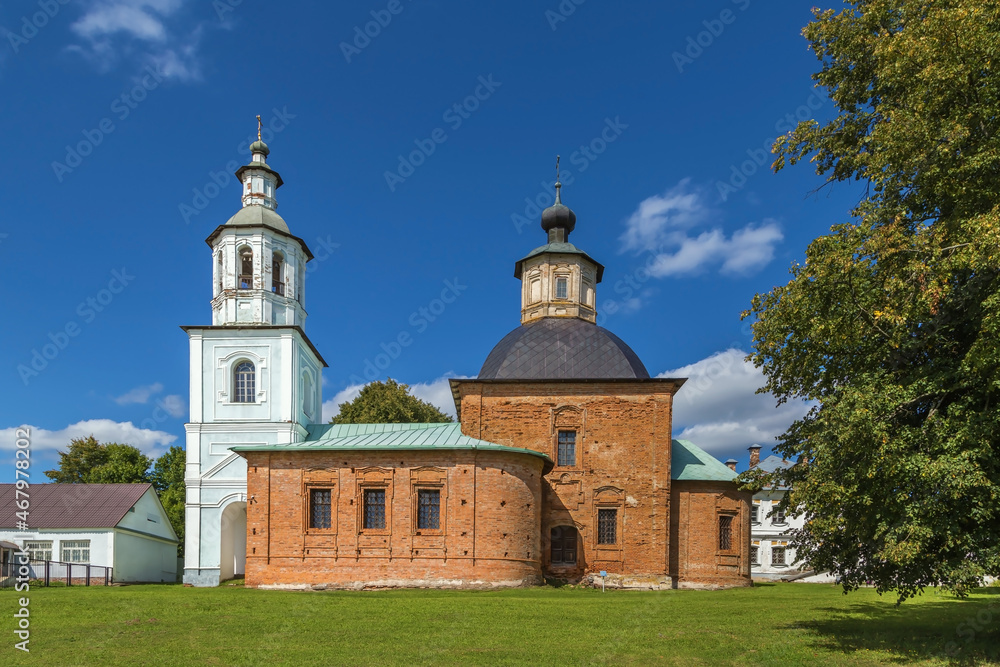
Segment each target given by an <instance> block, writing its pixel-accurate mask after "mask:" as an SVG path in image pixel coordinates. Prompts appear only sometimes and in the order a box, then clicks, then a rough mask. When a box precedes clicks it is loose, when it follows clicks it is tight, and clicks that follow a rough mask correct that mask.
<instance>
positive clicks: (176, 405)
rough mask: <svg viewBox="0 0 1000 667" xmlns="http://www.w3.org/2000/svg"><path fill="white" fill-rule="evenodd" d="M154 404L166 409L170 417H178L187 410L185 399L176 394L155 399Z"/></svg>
mask: <svg viewBox="0 0 1000 667" xmlns="http://www.w3.org/2000/svg"><path fill="white" fill-rule="evenodd" d="M156 404H157V405H159V406H160V407H161V408H163V409H164V410H166V411H167V414H168V415H170V416H171V417H175V418H180V417H183V416H184V413H185V412H187V401H185V400H184V397H183V396H180V395H178V394H170V395H168V396H164V397H163V400H160V401H157V402H156Z"/></svg>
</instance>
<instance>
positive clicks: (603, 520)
mask: <svg viewBox="0 0 1000 667" xmlns="http://www.w3.org/2000/svg"><path fill="white" fill-rule="evenodd" d="M597 543H598V544H617V543H618V510H617V509H602V510H597Z"/></svg>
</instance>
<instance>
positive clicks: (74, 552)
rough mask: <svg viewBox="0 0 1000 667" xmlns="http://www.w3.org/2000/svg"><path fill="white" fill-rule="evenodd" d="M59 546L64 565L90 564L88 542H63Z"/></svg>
mask: <svg viewBox="0 0 1000 667" xmlns="http://www.w3.org/2000/svg"><path fill="white" fill-rule="evenodd" d="M61 546H62V560H63V562H64V563H89V562H90V540H63V541H62V544H61Z"/></svg>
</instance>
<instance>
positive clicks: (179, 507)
mask: <svg viewBox="0 0 1000 667" xmlns="http://www.w3.org/2000/svg"><path fill="white" fill-rule="evenodd" d="M185 462H186V455H185V452H184V450H183V449H182V448H181V447H177V446H176V445H175V446H173V447H171V448H170V449H168V450H167V451H166V452H165V453H164V454H163V455H162V456H161V457H160V458H158V459H156V462H155V463H154V464H153V472H152V473H151V474H150V476H149V477H150V481H151V482H152V483H153V487H154V488H155V489H156V491H157V493H159V494H160V502H161V503H162V504H163V509H164V510H165V511H166V513H167V517H168V518H169V519H170V525H172V526H173V527H174V532H176V533H177V537H178V538H179V539H180V544H179V545H178V556H183V555H184V495H185V494H184V464H185Z"/></svg>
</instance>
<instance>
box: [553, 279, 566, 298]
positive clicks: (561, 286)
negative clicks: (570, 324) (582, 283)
mask: <svg viewBox="0 0 1000 667" xmlns="http://www.w3.org/2000/svg"><path fill="white" fill-rule="evenodd" d="M568 296H569V279H568V278H556V298H557V299H565V298H568Z"/></svg>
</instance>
